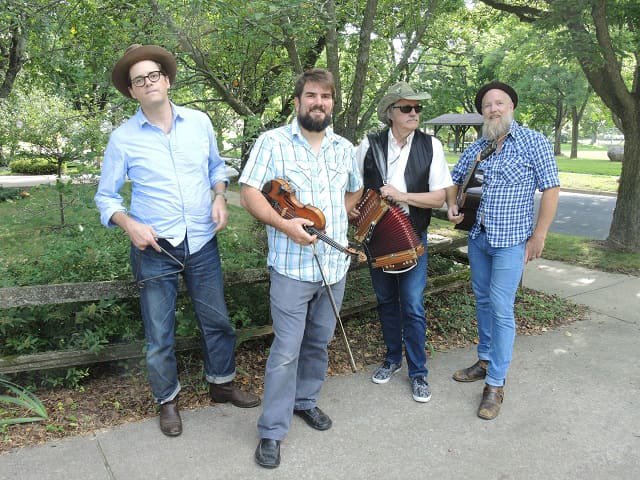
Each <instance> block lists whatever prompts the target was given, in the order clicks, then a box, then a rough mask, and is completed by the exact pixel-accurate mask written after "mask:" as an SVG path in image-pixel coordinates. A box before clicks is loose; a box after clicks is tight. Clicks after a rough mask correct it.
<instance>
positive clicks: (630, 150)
mask: <svg viewBox="0 0 640 480" xmlns="http://www.w3.org/2000/svg"><path fill="white" fill-rule="evenodd" d="M634 117H635V118H634V121H631V122H629V124H627V123H625V129H624V130H623V131H622V133H624V139H625V140H624V159H623V160H622V172H621V173H620V186H619V187H618V201H617V202H616V208H615V210H614V211H613V221H612V223H611V229H610V230H609V237H608V238H607V244H608V245H609V246H610V247H611V248H613V249H616V250H622V251H627V252H640V188H638V185H640V109H638V108H637V109H636V114H635V116H634Z"/></svg>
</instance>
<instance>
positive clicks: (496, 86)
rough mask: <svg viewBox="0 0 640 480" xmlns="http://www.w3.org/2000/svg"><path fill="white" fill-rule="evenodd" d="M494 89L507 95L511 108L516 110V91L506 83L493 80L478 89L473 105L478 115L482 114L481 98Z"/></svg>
mask: <svg viewBox="0 0 640 480" xmlns="http://www.w3.org/2000/svg"><path fill="white" fill-rule="evenodd" d="M494 89H497V90H502V91H503V92H505V93H506V94H507V95H509V97H511V101H512V102H513V108H516V107H517V106H518V94H517V93H516V91H515V90H514V89H513V88H512V87H510V86H509V85H507V84H506V83H502V82H498V81H496V80H494V81H493V82H489V83H487V84H486V85H483V86H482V87H480V90H478V93H476V100H475V103H476V110H477V111H478V113H482V98H483V97H484V95H485V93H487V92H488V91H489V90H494Z"/></svg>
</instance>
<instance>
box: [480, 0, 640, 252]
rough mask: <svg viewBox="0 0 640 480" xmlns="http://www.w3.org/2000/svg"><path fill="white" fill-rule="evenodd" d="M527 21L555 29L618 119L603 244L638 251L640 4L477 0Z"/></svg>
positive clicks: (627, 0) (627, 1)
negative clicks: (616, 170)
mask: <svg viewBox="0 0 640 480" xmlns="http://www.w3.org/2000/svg"><path fill="white" fill-rule="evenodd" d="M482 1H483V2H484V3H485V4H487V5H490V6H492V7H494V8H496V9H500V10H502V11H505V12H509V13H512V14H514V15H516V16H517V17H518V18H519V19H520V20H521V21H523V22H527V23H532V25H533V26H534V27H536V28H538V29H540V32H541V33H542V34H546V33H547V32H549V31H552V32H559V34H561V35H563V36H564V38H565V40H566V42H565V44H564V48H565V49H566V50H567V51H568V52H571V53H572V54H573V55H575V58H576V59H577V61H578V63H579V64H580V67H581V68H582V71H583V72H584V74H585V76H586V77H587V80H588V81H589V84H590V85H591V87H592V88H593V91H594V92H595V93H596V94H597V95H598V96H599V97H600V98H601V99H602V101H603V102H604V104H605V105H606V106H607V107H608V108H609V109H610V110H611V112H612V113H613V115H614V117H616V118H617V119H618V123H619V128H620V130H621V131H622V133H623V134H624V137H625V146H624V160H623V166H622V173H621V176H620V187H619V189H618V199H617V202H616V208H615V210H614V214H613V221H612V223H611V228H610V230H609V236H608V238H607V244H608V245H609V246H610V247H612V248H617V249H621V250H627V251H631V252H638V251H640V121H638V119H639V118H640V4H639V3H638V2H637V1H635V0H621V1H613V0H610V1H605V0H585V1H579V2H578V1H575V0H554V1H550V0H548V1H536V2H533V3H531V2H530V4H529V5H524V4H523V3H522V2H518V1H494V0H482Z"/></svg>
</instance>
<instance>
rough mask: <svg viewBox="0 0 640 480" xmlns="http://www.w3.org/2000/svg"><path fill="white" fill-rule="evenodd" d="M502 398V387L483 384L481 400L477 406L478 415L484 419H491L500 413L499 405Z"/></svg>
mask: <svg viewBox="0 0 640 480" xmlns="http://www.w3.org/2000/svg"><path fill="white" fill-rule="evenodd" d="M503 398H504V387H494V386H493V385H487V384H485V386H484V390H483V391H482V401H481V402H480V407H479V408H478V416H479V417H480V418H483V419H484V420H493V419H494V418H496V417H497V416H498V413H500V406H501V405H502V400H503Z"/></svg>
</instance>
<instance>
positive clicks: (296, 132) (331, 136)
mask: <svg viewBox="0 0 640 480" xmlns="http://www.w3.org/2000/svg"><path fill="white" fill-rule="evenodd" d="M291 135H292V136H294V137H298V139H299V140H303V139H304V140H305V141H306V139H305V138H304V135H302V130H301V128H300V123H298V118H297V117H296V118H294V119H293V121H292V122H291ZM335 136H336V134H335V133H334V131H333V128H331V126H328V127H327V128H326V130H325V131H324V139H323V140H322V141H323V142H324V141H325V139H326V140H328V141H330V142H333V141H334V140H335Z"/></svg>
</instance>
